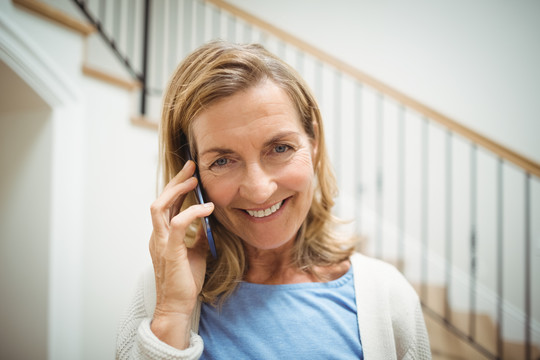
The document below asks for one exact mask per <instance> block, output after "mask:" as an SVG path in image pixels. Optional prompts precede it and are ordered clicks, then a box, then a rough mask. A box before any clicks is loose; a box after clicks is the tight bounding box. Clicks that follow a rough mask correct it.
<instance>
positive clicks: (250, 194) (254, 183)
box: [239, 163, 277, 205]
mask: <svg viewBox="0 0 540 360" xmlns="http://www.w3.org/2000/svg"><path fill="white" fill-rule="evenodd" d="M276 190H277V184H276V182H275V179H274V178H273V176H272V174H271V173H269V172H268V171H265V169H263V168H262V167H261V165H260V164H258V163H251V164H248V165H247V166H246V171H245V174H244V176H243V177H242V180H241V182H240V187H239V193H240V196H242V197H243V198H244V199H246V200H248V201H249V202H251V203H253V204H261V205H262V204H264V203H266V202H267V201H268V200H269V199H270V197H271V196H272V194H274V192H275V191H276Z"/></svg>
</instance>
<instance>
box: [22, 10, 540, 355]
mask: <svg viewBox="0 0 540 360" xmlns="http://www.w3.org/2000/svg"><path fill="white" fill-rule="evenodd" d="M13 3H14V4H15V5H16V6H17V7H19V8H20V9H24V10H23V11H28V12H31V13H33V14H35V15H36V16H38V17H41V18H47V19H49V20H50V21H53V22H55V23H57V24H59V26H64V27H68V28H70V29H72V30H73V31H76V32H78V33H80V34H82V36H84V37H85V39H86V40H85V50H84V56H83V58H84V61H83V63H82V65H81V72H82V74H84V76H87V77H91V78H94V79H96V80H98V81H100V82H105V83H107V84H110V85H111V86H114V87H117V88H118V89H122V90H121V91H125V92H127V93H128V94H129V95H128V96H129V97H131V98H132V99H133V101H132V102H131V104H130V105H129V106H131V108H130V110H129V112H130V113H131V116H130V119H131V124H130V125H129V126H131V127H139V128H149V129H154V130H155V129H157V121H158V119H159V112H160V109H159V108H160V101H161V93H162V90H163V88H164V84H165V81H166V79H167V78H168V74H170V72H171V71H172V69H173V68H174V66H175V65H176V64H177V63H178V62H179V60H180V59H181V58H182V57H183V56H184V55H185V54H187V53H188V52H189V51H191V50H193V49H194V48H195V47H197V46H198V45H200V44H202V43H204V42H206V41H208V40H210V39H213V38H217V37H220V38H225V39H228V40H231V41H237V42H251V41H253V42H260V43H262V44H263V45H265V46H266V47H267V48H268V49H269V50H270V51H273V52H274V53H276V54H277V55H279V56H280V57H282V58H284V59H285V60H286V61H288V62H289V63H290V64H292V65H293V66H295V67H296V68H297V70H298V71H299V72H300V73H301V75H302V76H303V77H304V78H305V79H306V80H307V81H308V83H309V84H310V85H311V86H312V88H313V89H314V91H315V94H316V96H317V98H318V99H319V100H320V103H321V109H322V112H323V118H326V119H336V121H332V122H330V123H328V124H327V125H326V128H327V136H328V143H329V148H330V156H331V158H332V160H333V164H334V165H335V170H336V173H337V175H338V179H340V180H339V181H340V184H339V185H340V189H341V196H340V198H339V199H338V202H337V213H338V215H345V214H354V216H355V223H354V225H352V226H351V227H348V228H345V229H344V230H346V231H349V232H350V233H354V234H356V236H358V237H359V238H363V239H369V240H365V241H364V242H363V251H364V252H365V253H367V254H370V255H372V256H375V257H378V258H381V259H383V260H386V261H389V262H391V263H395V264H396V266H397V267H398V268H400V269H401V270H402V271H403V273H404V274H405V275H406V276H407V277H408V278H409V280H410V281H411V283H413V284H417V285H415V287H416V289H417V291H418V293H419V295H420V297H421V300H422V303H423V306H424V310H425V313H424V314H425V319H426V324H427V327H428V332H429V335H430V341H431V346H432V352H433V358H434V359H495V358H497V359H540V350H539V348H538V345H539V344H538V341H540V340H539V339H540V333H539V332H540V324H539V323H538V319H534V318H533V316H532V310H531V306H532V305H534V304H536V303H538V302H540V299H537V298H533V294H532V293H531V292H530V288H531V284H532V280H531V269H536V266H537V265H536V264H533V263H531V256H530V253H531V251H530V247H531V238H530V232H529V233H528V230H527V229H528V228H529V227H530V223H531V204H530V202H531V201H532V200H531V199H533V196H532V195H531V188H534V189H536V188H537V187H538V184H539V178H540V165H539V164H536V163H535V162H534V161H531V160H529V159H527V158H525V157H523V156H521V155H519V154H516V153H515V152H513V151H511V150H510V149H507V148H504V147H503V146H501V145H499V144H496V143H494V142H492V141H491V140H489V139H486V138H485V137H483V136H481V135H480V134H477V133H475V132H473V131H471V130H470V129H467V128H465V127H463V126H462V125H460V124H458V123H457V122H455V121H453V120H452V119H449V118H448V117H446V116H444V115H442V114H440V113H438V112H436V111H434V110H432V109H430V108H428V107H426V106H425V105H423V104H420V103H418V102H416V101H415V100H414V99H412V98H410V97H408V96H406V95H404V94H402V93H399V92H398V91H396V90H394V89H391V88H389V87H388V86H386V85H385V84H382V83H380V82H378V81H377V80H376V79H373V78H371V77H369V76H368V75H366V74H364V73H362V72H360V71H359V70H357V69H356V68H354V67H353V66H351V65H349V64H346V63H343V62H342V61H340V60H339V59H337V58H335V57H333V56H331V55H329V54H326V53H324V52H322V51H320V50H319V49H317V48H316V47H314V46H312V45H310V44H307V43H305V42H303V41H301V40H300V39H297V38H295V37H293V36H291V35H290V34H287V33H285V32H283V31H281V30H280V29H278V28H275V27H274V26H272V25H271V24H268V23H266V22H264V21H262V20H260V19H258V18H256V17H254V16H252V15H250V14H248V13H245V12H244V11H242V10H241V9H238V8H235V7H234V6H232V5H230V4H228V3H227V2H224V1H220V0H208V1H202V0H183V1H178V2H169V1H153V2H152V7H151V8H150V7H149V6H150V2H149V1H133V2H131V3H130V4H131V5H132V7H133V8H131V7H130V6H127V8H126V7H124V8H122V5H120V4H121V2H112V3H111V2H108V3H107V2H101V1H67V0H65V1H60V0H57V1H54V0H48V1H45V0H44V1H37V0H13ZM105 4H106V5H105ZM148 9H151V13H150V14H151V15H149V16H146V15H145V14H148V13H149V12H148ZM81 10H82V11H81ZM83 12H84V13H86V15H84V13H83ZM104 14H113V15H111V16H108V15H107V17H106V18H105V20H103V19H104V18H103V15H104ZM100 16H101V17H100ZM87 17H90V18H91V20H92V22H93V24H92V25H89V20H88V18H87ZM176 18H178V19H181V20H182V21H181V24H178V23H176V22H175V20H174V19H176ZM100 19H101V20H100ZM115 19H120V20H118V21H116V20H115ZM124 26H127V28H124ZM130 29H131V30H130ZM144 29H146V30H147V31H144ZM165 29H174V30H175V33H174V34H173V32H172V31H169V30H165ZM129 33H133V34H134V37H132V38H131V37H130V35H128V34H129ZM176 33H177V34H176ZM164 34H168V35H167V36H165V35H164ZM161 38H166V40H168V41H169V42H166V41H163V42H160V41H159V40H158V39H161ZM171 43H172V44H176V45H171ZM177 44H181V46H179V45H177ZM111 46H112V51H111ZM144 49H146V54H147V55H148V57H146V55H144V54H143V53H144V51H143V50H144ZM156 53H157V54H164V55H163V56H157V55H156ZM140 99H142V100H140ZM141 103H142V104H143V105H142V106H141V105H138V104H141ZM394 129H397V131H394ZM152 136H154V135H152ZM359 139H360V141H359ZM351 149H352V151H351ZM486 153H489V158H488V159H485V154H486ZM427 154H430V155H429V158H428V155H427ZM433 159H435V160H433ZM437 161H438V162H440V163H442V164H443V166H440V167H436V166H434V165H433V164H434V163H435V162H437ZM351 164H353V165H351ZM405 164H407V165H406V166H407V169H408V170H407V172H406V171H405ZM486 164H487V165H486ZM432 167H435V170H432ZM479 167H482V168H485V167H488V168H489V169H491V170H493V174H492V175H493V176H491V175H490V176H489V177H491V178H493V179H492V180H491V183H490V184H491V185H489V186H492V187H494V188H496V189H497V192H496V195H495V199H493V196H492V197H491V198H489V199H486V198H485V197H484V194H483V193H482V189H481V188H480V189H479V186H478V184H479V183H481V182H482V183H483V182H484V180H485V178H484V175H483V173H482V172H480V171H479V170H478V168H479ZM516 169H517V170H516ZM409 172H410V173H414V174H412V175H410V174H409ZM456 179H457V180H456ZM464 179H465V180H464ZM516 183H518V184H519V189H520V192H522V193H523V198H522V200H520V203H519V204H518V206H521V208H522V209H524V210H522V213H523V217H524V219H525V220H526V221H525V225H524V226H523V227H520V228H518V231H517V233H524V239H522V241H523V245H522V247H523V251H522V252H521V255H519V257H517V260H512V262H511V264H510V265H507V266H506V267H504V268H503V264H507V263H508V261H509V260H508V255H507V254H506V252H505V251H504V249H505V248H506V247H507V246H508V245H507V244H506V241H507V240H506V239H505V236H504V235H505V234H506V232H504V231H503V229H499V228H498V229H497V231H495V236H494V237H495V238H494V239H491V240H493V241H490V244H491V245H490V246H492V247H495V248H496V251H495V254H494V255H493V256H491V255H490V256H491V257H490V258H489V259H486V258H485V257H484V255H482V252H481V250H482V249H483V247H484V245H483V244H482V241H483V240H484V238H482V236H480V235H479V234H478V232H477V231H478V228H481V226H480V225H479V224H478V223H479V222H482V221H483V220H484V215H482V212H481V211H480V209H483V208H496V211H495V214H494V216H492V217H493V218H491V217H490V219H491V220H492V221H493V223H504V224H505V226H507V227H511V228H513V227H515V225H514V224H513V223H509V222H507V220H505V219H506V217H505V216H506V215H505V214H504V213H503V206H502V204H503V201H504V200H506V199H507V196H508V195H506V194H507V191H508V190H507V188H509V187H510V188H512V189H515V186H516V185H515V184H516ZM461 194H466V195H467V196H468V195H469V194H473V195H472V196H469V197H466V196H465V195H463V196H461ZM434 199H435V200H437V201H438V202H440V203H444V205H445V207H444V208H443V209H439V208H436V209H434V208H433V205H432V202H433V200H434ZM471 199H473V200H471ZM507 203H508V201H507ZM491 204H494V205H493V206H491ZM413 205H414V206H413ZM538 205H539V204H535V206H538ZM460 208H465V209H466V211H460ZM520 211H521V210H520ZM463 212H465V213H466V214H462V213H463ZM411 214H413V215H411ZM479 214H480V215H479ZM489 216H491V215H489ZM527 219H528V220H527ZM479 220H480V221H479ZM437 221H439V222H438V223H442V226H441V228H442V231H440V232H439V233H438V235H439V236H438V237H436V236H431V235H432V231H434V230H433V229H430V225H429V224H431V223H433V222H437ZM501 226H502V225H501ZM463 228H466V229H470V231H467V232H466V233H465V235H464V236H458V235H460V234H457V233H458V232H459V231H460V229H463ZM480 232H481V231H480ZM527 234H529V235H528V237H527ZM431 238H437V241H432V240H431ZM520 241H521V240H520ZM524 254H525V255H524ZM458 255H459V256H458ZM512 256H513V255H512ZM492 262H495V263H496V264H497V265H496V267H497V269H492V270H493V271H492V270H490V271H486V269H485V268H484V266H488V265H486V264H491V263H492ZM516 263H517V264H520V265H522V268H523V265H524V268H525V270H523V271H522V273H523V278H520V281H521V282H523V286H522V288H520V291H523V293H524V295H523V296H521V298H520V299H519V301H518V302H521V303H519V304H517V303H516V301H514V300H506V297H505V296H506V295H508V294H507V292H508V290H505V287H507V288H510V285H511V284H509V283H508V281H506V283H505V282H503V280H501V279H503V278H504V279H508V276H506V277H505V275H504V271H505V269H508V267H513V266H515V264H516ZM490 269H491V268H490ZM463 272H466V279H467V280H466V282H467V283H468V288H466V289H463V288H462V287H460V285H459V284H458V285H456V284H455V283H456V281H458V280H459V279H461V278H460V274H462V273H463ZM486 272H488V273H489V272H494V273H496V274H497V279H496V280H495V281H493V279H491V278H488V277H486V276H485V273H486ZM456 273H457V275H455V274H456ZM456 279H457V280H456ZM459 281H460V280H459ZM459 281H458V282H459ZM483 282H487V283H493V282H495V285H494V286H490V287H489V289H487V291H486V293H489V294H491V295H490V296H492V297H493V298H496V299H495V300H493V302H494V303H497V306H496V309H494V308H493V309H488V310H486V309H483V308H482V304H481V301H480V300H481V299H480V295H478V294H479V293H480V292H481V291H480V290H479V289H478V283H483ZM491 285H493V284H491ZM528 289H529V290H528ZM456 297H458V298H460V299H458V301H456ZM464 297H465V298H466V300H465V301H463V298H464ZM463 303H466V304H465V305H463ZM464 308H468V309H471V311H467V310H466V309H464ZM509 309H514V310H515V311H514V310H512V311H510V310H509ZM516 309H517V310H516ZM514 313H519V315H516V316H514V318H515V319H510V320H506V319H507V318H508V317H509V316H510V315H508V314H514ZM521 316H523V318H524V319H525V320H523V321H522V319H521ZM516 319H517V320H516ZM503 320H504V321H503ZM518 320H519V321H521V322H522V323H521V325H520V326H521V327H522V329H524V330H523V334H519V336H515V337H519V338H521V340H520V341H512V340H509V339H508V338H507V337H506V336H504V335H508V334H507V332H505V331H504V328H505V327H508V326H510V327H511V331H513V329H514V328H515V327H513V322H518ZM498 324H501V325H502V327H501V326H499V325H498Z"/></svg>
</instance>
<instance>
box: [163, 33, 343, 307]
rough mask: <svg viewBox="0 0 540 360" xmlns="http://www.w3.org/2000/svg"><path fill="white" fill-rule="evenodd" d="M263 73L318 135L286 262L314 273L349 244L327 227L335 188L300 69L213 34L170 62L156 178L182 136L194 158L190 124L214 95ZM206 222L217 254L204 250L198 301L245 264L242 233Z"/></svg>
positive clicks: (217, 292) (169, 165) (233, 278)
mask: <svg viewBox="0 0 540 360" xmlns="http://www.w3.org/2000/svg"><path fill="white" fill-rule="evenodd" d="M265 80H271V81H272V82H274V83H275V84H276V85H277V86H279V87H280V88H281V89H283V90H284V91H285V92H286V93H287V94H288V96H289V97H290V99H291V100H292V103H293V104H294V106H295V107H296V110H297V111H298V114H299V117H300V120H301V122H302V126H303V128H304V130H305V132H306V134H307V135H308V136H309V137H310V138H312V139H315V140H316V141H317V142H318V151H317V153H316V155H315V158H314V159H313V164H314V168H315V176H316V180H317V181H316V185H315V191H314V194H313V200H312V204H311V207H310V209H309V212H308V214H307V216H306V219H305V220H304V222H303V224H302V226H301V227H300V229H299V230H298V234H297V236H296V239H295V244H294V247H293V255H292V259H291V261H292V265H293V266H296V267H297V268H299V269H301V270H303V271H306V272H308V273H310V274H313V275H314V276H316V277H318V278H320V276H319V274H317V271H316V268H317V267H323V266H330V265H334V264H338V263H340V262H342V261H344V260H345V259H347V258H348V257H349V256H350V254H351V253H352V251H353V246H352V244H351V243H350V242H348V241H343V240H340V239H339V238H338V236H336V234H335V233H334V228H335V225H336V224H337V223H338V220H337V219H336V218H335V217H334V216H333V215H332V207H333V205H334V197H335V196H336V195H337V188H336V181H335V177H334V174H333V171H332V168H331V166H330V163H329V158H328V155H327V153H326V147H325V142H324V131H323V123H322V119H321V114H320V111H319V107H318V105H317V103H316V101H315V98H314V96H313V94H312V93H311V91H310V90H309V88H308V86H307V84H306V83H305V82H304V80H303V79H302V78H301V77H300V75H299V74H298V73H297V72H296V71H295V70H294V69H293V68H292V67H290V66H289V65H287V64H286V63H285V62H283V61H282V60H281V59H279V58H278V57H276V56H275V55H273V54H271V53H270V52H268V51H267V50H266V49H264V48H263V47H262V46H261V45H258V44H247V45H238V44H231V43H228V42H224V41H214V42H210V43H208V44H205V45H203V46H202V47H200V48H198V49H196V50H195V51H194V52H193V53H191V54H190V55H188V56H187V57H186V58H185V59H184V60H183V61H182V62H181V63H180V64H179V65H178V67H177V68H176V70H175V71H174V73H173V75H172V77H171V79H170V81H169V84H168V86H167V88H166V92H165V97H164V101H163V111H162V119H161V123H160V131H159V133H160V167H161V172H162V180H163V184H166V183H168V182H169V181H170V180H171V179H172V178H173V177H174V176H175V175H176V174H177V173H178V172H179V171H180V170H181V169H182V167H183V166H184V164H185V162H186V160H187V159H185V157H184V155H183V154H184V153H185V152H184V150H185V149H184V147H185V146H186V145H187V144H186V139H188V140H189V144H190V145H189V146H190V150H191V153H192V154H193V158H194V159H195V161H197V152H196V151H197V147H196V146H195V142H194V140H195V139H194V138H193V135H192V131H191V129H192V124H193V121H194V119H196V118H197V116H198V115H199V114H200V113H201V112H202V111H204V110H205V109H207V108H208V107H209V106H211V105H212V104H213V103H215V102H217V101H218V100H221V99H224V98H226V97H229V96H231V95H234V94H236V93H238V92H240V91H245V90H247V89H249V88H251V87H254V86H256V85H258V84H260V83H261V82H263V81H265ZM314 123H315V124H316V126H317V127H318V131H316V129H315V128H314V125H313V124H314ZM195 202H196V200H195V197H194V196H193V195H192V194H190V196H188V197H187V198H186V201H185V202H184V204H183V208H186V207H188V206H190V205H192V204H195ZM210 222H211V226H212V231H213V233H214V238H215V242H216V248H217V251H218V254H219V258H218V259H217V260H215V259H213V258H212V257H211V256H209V257H208V261H207V271H206V278H205V283H204V285H203V290H202V293H201V300H202V301H205V302H210V303H213V302H215V301H216V300H217V299H218V298H221V299H224V298H225V297H226V296H228V295H229V294H230V293H232V291H233V290H234V288H235V286H236V284H237V283H238V282H239V281H241V280H242V279H243V277H244V274H245V273H246V271H247V266H248V265H247V260H246V258H245V256H246V255H245V252H244V247H243V243H242V240H241V239H240V238H238V237H237V236H236V235H233V234H231V233H230V232H229V231H227V230H226V229H225V227H224V226H223V225H222V224H220V223H219V222H218V221H217V220H216V219H215V218H214V217H213V216H211V217H210ZM196 225H198V223H197V224H193V225H192V226H191V227H190V229H189V231H188V233H187V235H186V243H188V246H189V243H192V242H193V240H194V238H195V234H196V230H197V226H196Z"/></svg>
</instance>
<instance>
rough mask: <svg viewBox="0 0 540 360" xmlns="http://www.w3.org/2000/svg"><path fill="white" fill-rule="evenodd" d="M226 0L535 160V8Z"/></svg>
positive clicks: (524, 0)
mask: <svg viewBox="0 0 540 360" xmlns="http://www.w3.org/2000/svg"><path fill="white" fill-rule="evenodd" d="M229 2H230V3H232V4H234V5H236V6H239V7H240V8H242V9H244V10H246V11H248V12H250V13H252V14H254V15H256V16H258V17H260V18H262V19H264V20H266V21H268V22H270V23H272V24H273V25H275V26H278V27H279V28H281V29H284V30H286V31H288V32H290V33H291V34H294V35H295V36H297V37H299V38H301V39H303V40H304V41H307V42H308V43H310V44H313V45H315V46H317V47H319V48H321V49H323V50H325V51H326V52H328V53H330V54H334V55H335V56H337V57H339V58H340V59H343V60H344V61H346V62H347V63H349V64H352V65H354V66H355V67H357V68H358V69H360V70H363V71H365V72H366V73H368V74H370V75H372V76H373V77H375V78H378V79H379V80H381V81H382V82H384V83H386V84H389V85H390V86H392V87H394V88H396V89H398V90H400V91H402V92H403V93H405V94H407V95H409V96H412V97H413V98H415V99H417V100H419V101H420V102H422V103H425V104H426V105H428V106H430V107H432V108H434V109H435V110H437V111H439V112H441V113H442V114H445V115H446V116H449V117H451V118H453V119H455V120H456V121H458V122H461V123H463V124H465V125H466V126H468V127H470V128H472V129H473V130H476V131H478V132H480V133H481V134H484V135H486V136H488V137H490V138H492V139H494V140H495V141H498V142H500V143H501V144H503V145H505V146H508V147H509V148H511V149H513V150H515V151H517V152H519V153H521V154H523V155H525V156H527V157H530V158H532V159H534V160H536V161H537V162H540V142H539V141H538V134H540V121H538V118H539V116H540V101H538V94H540V68H539V67H538V64H539V63H540V42H539V41H538V34H539V33H540V2H538V1H535V0H519V1H514V2H507V1H503V0H496V1H492V0H479V1H472V2H471V1H436V2H433V1H428V0H413V1H406V2H400V1H390V0H381V1H370V0H337V1H325V0H295V1H288V0H275V1H265V0H229Z"/></svg>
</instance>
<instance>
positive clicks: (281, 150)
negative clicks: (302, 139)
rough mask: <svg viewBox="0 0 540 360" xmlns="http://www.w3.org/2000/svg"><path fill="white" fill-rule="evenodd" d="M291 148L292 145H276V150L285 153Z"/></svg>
mask: <svg viewBox="0 0 540 360" xmlns="http://www.w3.org/2000/svg"><path fill="white" fill-rule="evenodd" d="M289 149H290V147H289V146H287V145H276V146H275V147H274V151H275V152H277V153H284V152H286V151H287V150H289Z"/></svg>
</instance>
